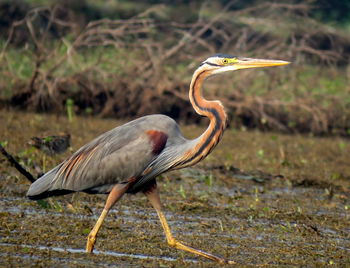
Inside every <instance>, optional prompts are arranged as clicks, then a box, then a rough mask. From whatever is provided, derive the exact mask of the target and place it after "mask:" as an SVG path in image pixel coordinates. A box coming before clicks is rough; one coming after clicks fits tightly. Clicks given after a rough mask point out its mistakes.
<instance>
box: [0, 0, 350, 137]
mask: <svg viewBox="0 0 350 268" xmlns="http://www.w3.org/2000/svg"><path fill="white" fill-rule="evenodd" d="M320 3H321V2H314V3H310V2H305V3H293V2H291V3H270V2H264V1H262V2H261V1H250V2H249V3H247V2H246V1H216V2H215V1H208V2H204V3H202V2H201V1H198V2H191V4H190V5H188V4H187V2H186V1H175V3H173V4H160V3H158V4H155V3H148V2H147V1H139V5H136V4H131V3H130V2H128V1H118V2H113V1H112V2H108V3H106V2H105V1H67V2H62V1H15V2H6V1H5V2H3V3H2V5H0V12H2V13H4V14H5V13H6V14H8V12H10V14H12V15H11V16H10V15H9V16H7V17H6V16H5V17H3V21H2V22H0V26H1V27H4V28H6V30H5V31H3V39H2V41H1V43H0V49H1V54H0V63H1V65H0V66H1V67H0V89H1V90H0V92H1V93H0V103H1V104H2V106H15V107H20V108H22V109H30V110H33V111H46V112H56V113H64V112H65V109H66V103H67V100H68V99H70V100H71V101H72V102H73V103H74V110H75V112H77V113H79V114H84V113H85V114H86V113H87V114H98V115H101V116H117V117H119V118H125V117H135V116H141V115H144V114H149V113H164V114H168V115H170V116H172V117H174V118H180V119H183V120H186V121H192V122H193V120H194V121H195V122H197V120H198V119H197V118H196V117H194V116H193V111H192V109H191V107H190V106H189V105H188V102H187V89H188V84H189V81H190V77H191V74H192V72H193V70H194V68H195V67H196V66H197V64H199V63H200V61H201V60H203V59H204V58H206V57H207V56H208V55H211V54H214V53H216V52H226V53H231V54H239V55H245V56H253V57H263V58H280V59H286V60H290V61H292V62H293V65H292V66H290V67H287V68H283V69H281V68H279V69H278V70H277V69H275V70H266V71H265V70H259V71H255V70H254V71H242V72H241V73H240V74H239V75H237V74H236V75H233V76H226V77H225V81H224V82H223V81H222V79H221V80H220V81H218V80H215V79H214V80H213V81H212V82H211V83H210V85H208V86H207V87H208V88H210V92H207V95H208V97H211V98H214V96H219V98H220V99H221V100H223V102H224V104H225V105H226V107H227V108H228V112H229V114H230V117H231V121H232V122H234V124H235V125H236V126H244V127H249V128H256V127H258V128H260V129H270V130H278V131H283V132H311V133H314V134H338V135H339V134H340V135H349V133H350V110H349V107H350V97H349V96H348V93H349V88H348V71H347V63H348V60H349V55H350V53H349V50H350V38H349V36H348V34H346V31H344V30H342V29H341V28H335V27H333V26H331V24H329V23H328V24H325V23H323V22H322V21H320V20H317V19H315V18H317V17H320V18H321V19H324V20H325V21H327V20H326V19H325V16H324V13H322V12H324V11H322V8H320V7H321V6H320ZM314 5H315V6H316V7H318V8H313V7H314ZM184 10H186V12H184ZM11 12H12V13H11ZM338 12H340V11H338ZM180 14H181V15H180ZM332 14H333V13H332ZM334 16H336V13H334V14H333V15H332V17H334ZM276 25H278V27H276ZM342 25H345V21H344V20H343V21H342ZM343 28H344V26H343ZM232 29H234V31H233V30H232Z"/></svg>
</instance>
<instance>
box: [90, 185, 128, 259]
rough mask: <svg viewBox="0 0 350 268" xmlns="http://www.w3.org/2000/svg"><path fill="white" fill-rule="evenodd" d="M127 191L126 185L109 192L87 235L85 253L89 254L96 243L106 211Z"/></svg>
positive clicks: (118, 186)
mask: <svg viewBox="0 0 350 268" xmlns="http://www.w3.org/2000/svg"><path fill="white" fill-rule="evenodd" d="M127 189H128V184H117V185H115V186H114V187H113V188H112V190H111V192H110V193H109V195H108V197H107V201H106V204H105V207H104V208H103V211H102V213H101V215H100V217H99V218H98V220H97V222H96V224H95V226H94V228H92V230H91V232H90V233H89V236H88V239H87V243H86V252H89V253H91V252H92V251H93V249H94V245H95V241H96V235H97V233H98V231H99V230H100V228H101V225H102V223H103V221H104V219H105V218H106V216H107V214H108V211H109V210H110V209H111V207H112V206H113V205H114V204H115V203H116V202H117V201H118V200H119V199H120V198H121V197H122V196H123V194H125V192H126V191H127Z"/></svg>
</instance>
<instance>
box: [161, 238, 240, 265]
mask: <svg viewBox="0 0 350 268" xmlns="http://www.w3.org/2000/svg"><path fill="white" fill-rule="evenodd" d="M168 244H169V246H171V247H174V248H176V249H181V250H185V251H188V252H191V253H194V254H196V255H200V256H203V257H205V258H208V259H210V260H212V261H216V262H218V263H220V264H234V263H235V262H234V261H229V260H227V259H225V258H223V257H221V256H217V255H214V254H211V253H208V252H205V251H203V250H200V249H196V248H193V247H190V246H187V245H185V244H183V243H182V242H180V241H177V240H176V239H171V240H170V241H169V240H168Z"/></svg>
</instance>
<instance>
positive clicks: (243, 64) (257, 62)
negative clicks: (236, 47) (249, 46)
mask: <svg viewBox="0 0 350 268" xmlns="http://www.w3.org/2000/svg"><path fill="white" fill-rule="evenodd" d="M287 64H290V62H289V61H284V60H265V59H253V58H238V59H237V61H236V63H235V64H234V65H235V67H236V68H237V69H247V68H260V67H271V66H281V65H287Z"/></svg>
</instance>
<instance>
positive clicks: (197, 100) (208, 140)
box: [181, 68, 227, 167]
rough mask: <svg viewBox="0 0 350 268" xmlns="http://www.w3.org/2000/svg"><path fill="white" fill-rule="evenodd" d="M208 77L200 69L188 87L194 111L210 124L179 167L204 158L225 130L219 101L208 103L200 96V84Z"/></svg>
mask: <svg viewBox="0 0 350 268" xmlns="http://www.w3.org/2000/svg"><path fill="white" fill-rule="evenodd" d="M208 75H210V72H209V71H205V70H201V69H200V68H199V69H197V71H196V72H195V73H194V75H193V77H192V81H191V85H190V91H189V97H190V101H191V104H192V106H193V108H194V109H195V111H196V112H197V113H198V114H200V115H202V116H206V117H208V118H209V120H210V123H209V126H208V128H207V129H206V130H205V131H204V133H203V134H202V135H201V136H199V137H198V138H197V139H195V140H193V141H192V142H191V143H192V144H193V146H191V148H190V149H189V150H188V151H187V152H186V154H185V155H186V156H185V158H186V159H185V160H184V161H183V162H182V164H181V167H185V166H191V165H194V164H195V163H197V162H198V161H200V160H202V159H203V158H204V157H206V156H207V155H208V154H209V153H210V152H211V151H212V149H214V147H215V146H216V145H217V144H218V142H219V141H220V139H221V137H222V134H223V132H224V130H225V128H226V120H227V116H226V113H225V110H224V107H223V105H222V104H221V102H220V101H208V100H206V99H205V98H203V96H202V91H201V88H202V83H203V81H204V79H205V78H206V77H207V76H208Z"/></svg>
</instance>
